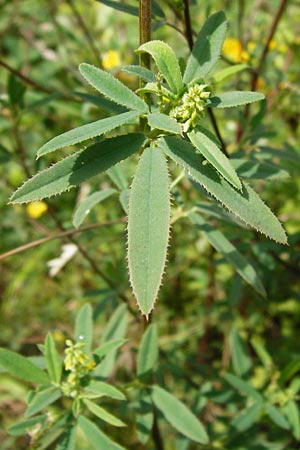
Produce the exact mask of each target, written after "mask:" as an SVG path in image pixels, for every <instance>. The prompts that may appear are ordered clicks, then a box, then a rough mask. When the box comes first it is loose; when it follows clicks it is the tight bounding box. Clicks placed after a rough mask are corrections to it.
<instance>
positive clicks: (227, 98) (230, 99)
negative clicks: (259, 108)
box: [208, 91, 265, 108]
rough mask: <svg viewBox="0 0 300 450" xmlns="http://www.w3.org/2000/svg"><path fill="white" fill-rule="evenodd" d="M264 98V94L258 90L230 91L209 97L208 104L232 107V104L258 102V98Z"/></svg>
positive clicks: (215, 106) (239, 104)
mask: <svg viewBox="0 0 300 450" xmlns="http://www.w3.org/2000/svg"><path fill="white" fill-rule="evenodd" d="M264 98H265V96H264V94H261V93H260V92H252V91H232V92H225V93H224V94H218V95H216V96H214V97H211V98H210V99H209V102H208V105H209V106H212V107H213V108H233V107H234V106H241V105H246V104H248V103H253V102H258V101H260V100H264Z"/></svg>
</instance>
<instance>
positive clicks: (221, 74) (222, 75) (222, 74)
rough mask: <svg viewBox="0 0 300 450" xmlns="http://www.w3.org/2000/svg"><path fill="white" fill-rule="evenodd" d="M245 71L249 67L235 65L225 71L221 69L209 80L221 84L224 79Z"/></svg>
mask: <svg viewBox="0 0 300 450" xmlns="http://www.w3.org/2000/svg"><path fill="white" fill-rule="evenodd" d="M245 69H250V67H249V66H248V65H247V64H235V65H234V66H230V67H226V69H222V70H220V71H218V72H216V73H214V74H213V75H211V79H212V81H213V82H214V83H221V82H222V81H224V80H225V79H226V78H228V77H231V76H232V75H235V74H236V73H239V72H241V71H242V70H245Z"/></svg>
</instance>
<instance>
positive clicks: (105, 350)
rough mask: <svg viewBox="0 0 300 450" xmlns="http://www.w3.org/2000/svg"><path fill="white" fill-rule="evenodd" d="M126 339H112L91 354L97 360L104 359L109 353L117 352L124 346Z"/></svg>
mask: <svg viewBox="0 0 300 450" xmlns="http://www.w3.org/2000/svg"><path fill="white" fill-rule="evenodd" d="M125 342H127V339H114V340H111V341H108V342H105V343H104V344H102V345H101V346H100V347H99V348H98V349H96V350H94V352H93V354H94V355H95V356H96V357H97V358H104V357H105V356H106V355H108V354H109V353H110V352H113V351H115V350H117V349H118V348H119V347H121V345H123V344H125Z"/></svg>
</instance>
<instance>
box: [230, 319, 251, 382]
mask: <svg viewBox="0 0 300 450" xmlns="http://www.w3.org/2000/svg"><path fill="white" fill-rule="evenodd" d="M230 353H231V360H232V365H233V368H234V371H235V373H236V374H237V375H238V376H239V377H242V376H243V375H246V374H247V373H248V372H249V370H250V369H251V367H252V363H251V360H250V358H249V355H248V352H247V349H246V346H245V343H244V341H243V340H242V339H241V337H240V335H239V333H238V330H237V329H236V328H235V327H233V328H232V330H231V333H230Z"/></svg>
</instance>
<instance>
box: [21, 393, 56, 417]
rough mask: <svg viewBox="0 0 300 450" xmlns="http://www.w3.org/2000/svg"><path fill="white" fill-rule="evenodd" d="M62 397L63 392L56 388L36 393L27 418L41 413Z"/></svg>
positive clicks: (27, 412) (28, 409) (31, 401)
mask: <svg viewBox="0 0 300 450" xmlns="http://www.w3.org/2000/svg"><path fill="white" fill-rule="evenodd" d="M61 396H62V393H61V391H59V390H58V389H56V388H54V387H52V386H51V387H47V388H44V389H41V390H39V391H37V392H35V394H34V396H33V398H32V399H31V400H30V402H29V404H28V407H27V409H26V411H25V416H26V417H30V416H33V415H34V414H36V413H38V412H40V411H41V410H42V409H44V408H46V406H49V405H51V404H52V403H54V402H55V401H56V400H58V399H59V398H60V397H61Z"/></svg>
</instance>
